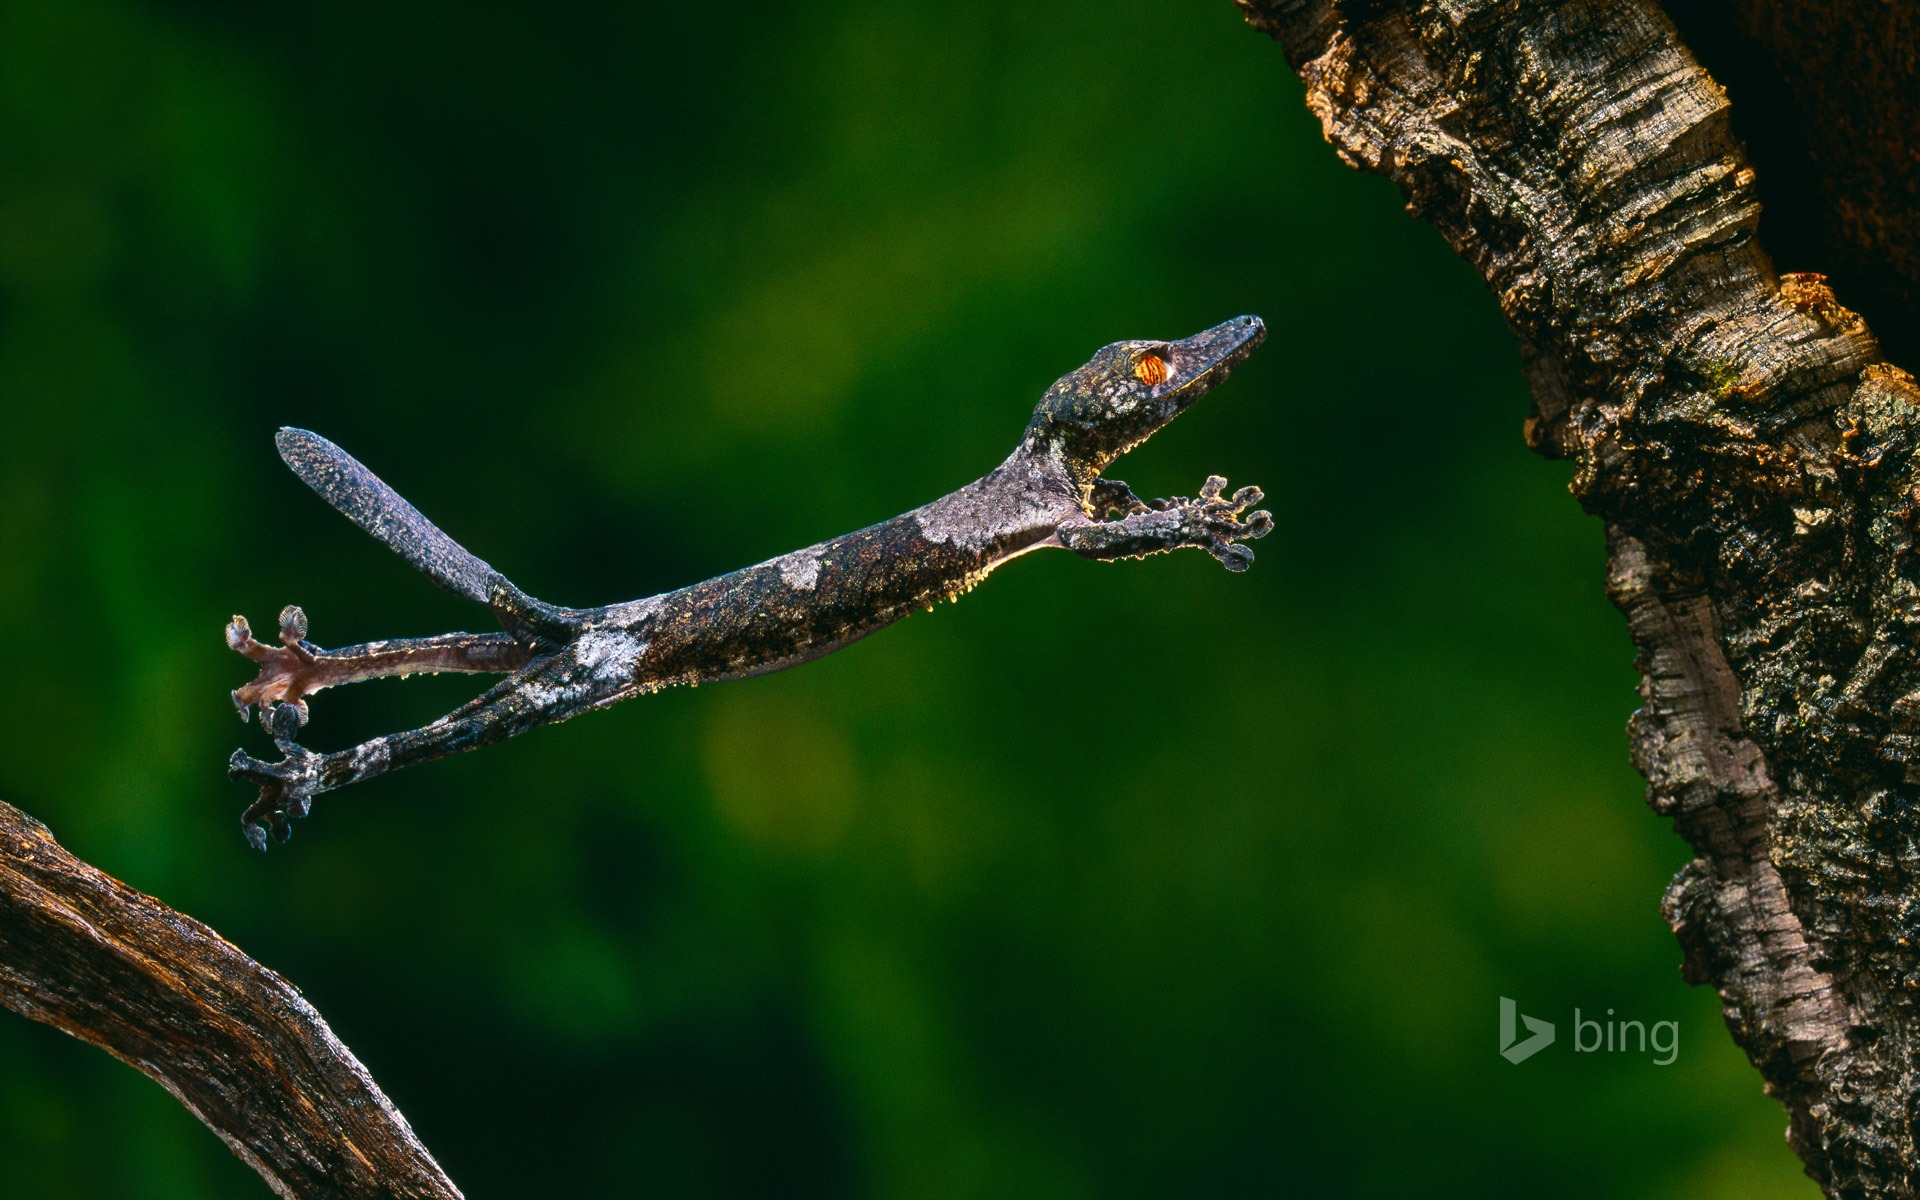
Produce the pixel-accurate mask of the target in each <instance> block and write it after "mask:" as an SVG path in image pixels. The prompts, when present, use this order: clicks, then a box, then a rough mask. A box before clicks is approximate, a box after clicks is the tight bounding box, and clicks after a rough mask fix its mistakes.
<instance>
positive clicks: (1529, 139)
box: [1238, 0, 1920, 1197]
mask: <svg viewBox="0 0 1920 1200" xmlns="http://www.w3.org/2000/svg"><path fill="white" fill-rule="evenodd" d="M1238 3H1239V4H1240V7H1241V8H1242V9H1243V10H1244V11H1245V12H1246V15H1247V18H1248V20H1249V22H1250V23H1251V24H1253V25H1254V26H1255V27H1256V28H1258V29H1260V30H1262V31H1264V32H1267V33H1269V34H1271V35H1272V36H1273V37H1274V38H1275V39H1276V40H1278V41H1279V42H1280V43H1281V45H1282V46H1283V47H1284V49H1285V51H1286V54H1287V58H1288V60H1289V62H1290V63H1291V64H1292V66H1293V68H1294V70H1295V71H1296V72H1297V73H1298V74H1299V75H1300V77H1301V79H1302V80H1303V81H1304V82H1305V84H1306V89H1307V94H1306V98H1307V104H1308V107H1309V108H1310V109H1311V110H1312V111H1313V112H1314V114H1315V115H1316V116H1318V117H1319V119H1320V121H1321V122H1322V124H1323V126H1324V128H1325V131H1326V135H1327V139H1328V140H1329V141H1330V142H1331V143H1332V144H1333V146H1334V147H1335V149H1336V150H1337V151H1338V152H1339V154H1340V155H1341V157H1342V158H1343V159H1345V160H1346V161H1347V162H1349V163H1350V164H1352V165H1354V166H1356V167H1358V168H1360V169H1362V170H1366V171H1371V172H1375V173H1378V174H1382V175H1385V176H1387V177H1388V178H1390V179H1392V180H1393V181H1394V182H1395V183H1397V184H1398V185H1399V186H1400V188H1401V190H1402V192H1403V193H1404V194H1405V196H1406V199H1407V205H1408V208H1409V209H1410V210H1411V211H1413V212H1414V213H1416V214H1418V215H1421V216H1424V217H1425V218H1426V219H1428V220H1430V221H1431V222H1433V224H1434V225H1435V226H1436V227H1437V228H1438V229H1439V230H1440V232H1441V233H1442V234H1443V235H1445V237H1446V238H1447V240H1448V241H1449V242H1450V243H1451V244H1452V245H1453V246H1454V248H1455V249H1456V250H1457V251H1458V252H1459V253H1460V254H1462V255H1463V256H1464V257H1466V258H1467V259H1468V260H1469V261H1470V262H1471V263H1473V265H1474V266H1475V267H1476V268H1478V269H1479V271H1480V273H1481V274H1482V276H1483V277H1484V278H1485V279H1486V281H1487V283H1488V284H1489V286H1490V287H1491V288H1492V289H1493V291H1494V294H1495V295H1496V296H1497V297H1498V299H1499V302H1500V305H1501V307H1502V309H1503V310H1504V311H1505V313H1506V317H1507V320H1508V322H1509V324H1510V325H1511V326H1512V328H1513V330H1514V332H1515V334H1516V335H1517V336H1518V337H1519V339H1520V344H1521V354H1522V362H1523V365H1524V368H1525V372H1526V377H1527V380H1528V383H1529V385H1530V387H1531V390H1532V393H1533V401H1534V413H1533V415H1532V416H1531V417H1530V418H1529V420H1528V422H1527V439H1528V441H1529V443H1530V444H1531V445H1532V446H1533V447H1534V448H1535V449H1536V450H1538V451H1540V452H1541V453H1543V454H1547V455H1549V456H1555V457H1566V458H1569V459H1571V460H1572V461H1573V463H1574V465H1575V473H1574V479H1573V483H1572V490H1573V493H1574V495H1575V496H1576V497H1577V498H1578V499H1579V501H1580V502H1581V504H1582V505H1583V506H1584V507H1585V508H1586V509H1587V511H1589V512H1591V513H1593V514H1595V515H1597V516H1599V517H1600V518H1601V519H1602V520H1603V521H1604V522H1605V525H1606V530H1607V540H1608V550H1609V567H1608V584H1609V588H1610V591H1611V594H1612V596H1613V598H1614V600H1615V602H1616V603H1617V604H1618V605H1619V606H1620V608H1621V609H1622V611H1623V612H1625V614H1626V616H1627V622H1628V626H1629V629H1630V630H1631V633H1632V636H1633V639H1634V641H1635V644H1636V645H1637V646H1638V648H1639V651H1640V659H1639V662H1640V666H1641V670H1642V673H1643V676H1644V678H1643V681H1642V686H1641V690H1642V694H1643V696H1644V697H1645V707H1644V708H1643V709H1642V710H1641V712H1639V713H1638V714H1636V715H1635V717H1634V719H1633V721H1632V723H1631V726H1630V729H1629V736H1630V740H1631V743H1632V752H1633V756H1634V760H1635V762H1636V764H1637V765H1638V766H1639V768H1640V770H1641V771H1642V772H1643V773H1644V774H1645V775H1646V777H1647V781H1648V788H1647V796H1648V802H1649V803H1650V804H1651V805H1652V807H1653V808H1654V810H1655V811H1656V812H1658V813H1660V814H1662V815H1665V816H1669V817H1671V818H1672V819H1673V822H1674V825H1675V827H1676V828H1677V829H1678V831H1679V832H1680V833H1681V834H1682V835H1683V836H1684V837H1685V838H1686V839H1687V840H1688V842H1689V843H1691V845H1692V847H1693V849H1694V852H1695V855H1696V857H1695V858H1694V860H1693V861H1692V862H1691V863H1689V864H1688V865H1687V866H1686V867H1685V868H1684V869H1683V870H1682V871H1681V872H1680V873H1679V875H1678V876H1677V877H1676V878H1675V879H1674V881H1673V883H1672V885H1671V886H1670V887H1669V888H1668V891H1667V895H1666V900H1665V905H1664V908H1665V912H1666V915H1667V918H1668V920H1669V922H1670V923H1671V924H1672V926H1673V928H1674V931H1675V933H1676V934H1678V936H1679V939H1680V943H1681V946H1682V948H1683V951H1684V956H1685V973H1686V977H1687V978H1688V979H1689V980H1690V981H1693V982H1697V983H1711V984H1712V985H1713V986H1714V987H1715V988H1716V989H1718V991H1719V994H1720V997H1721V1000H1722V1005H1723V1009H1724V1012H1725V1014H1726V1019H1727V1023H1728V1025H1729V1027H1730V1028H1731V1030H1732V1032H1733V1035H1734V1037H1735V1039H1736V1040H1737V1041H1738V1042H1739V1043H1740V1045H1741V1046H1742V1047H1744V1048H1745V1050H1746V1052H1747V1054H1748V1055H1749V1056H1750V1057H1751V1059H1752V1060H1753V1062H1754V1064H1755V1066H1757V1067H1758V1068H1759V1069H1760V1072H1761V1074H1762V1075H1763V1077H1764V1078H1765V1081H1766V1086H1767V1088H1768V1090H1769V1091H1770V1092H1772V1093H1773V1094H1774V1095H1776V1096H1777V1097H1779V1099H1780V1100H1781V1101H1782V1103H1783V1104H1784V1105H1785V1106H1786V1109H1787V1112H1788V1116H1789V1129H1788V1137H1789V1140H1790V1141H1791V1143H1792V1145H1793V1147H1794V1149H1795V1150H1796V1151H1797V1152H1798V1153H1799V1154H1800V1156H1801V1158H1802V1159H1803V1160H1804V1161H1805V1163H1806V1166H1807V1171H1808V1173H1809V1174H1810V1175H1812V1176H1813V1177H1814V1178H1815V1179H1816V1180H1817V1181H1819V1183H1820V1184H1821V1185H1822V1187H1824V1188H1825V1189H1826V1190H1827V1192H1828V1193H1829V1194H1830V1195H1833V1196H1846V1197H1856V1196H1859V1197H1865V1196H1912V1195H1914V1194H1915V1183H1914V1179H1913V1171H1914V1165H1915V1141H1914V1120H1915V1115H1916V1108H1915V1105H1916V1101H1917V1100H1920V1094H1917V1093H1916V1087H1915V1076H1914V1066H1913V1064H1914V1048H1915V1038H1916V1035H1917V1034H1920V1010H1917V1009H1916V1001H1917V1000H1920V973H1917V971H1916V969H1917V968H1920V891H1917V890H1916V870H1917V869H1920V854H1916V849H1915V846H1916V841H1915V839H1916V835H1920V653H1916V649H1915V633H1916V631H1917V630H1920V564H1917V563H1916V561H1915V558H1914V556H1913V549H1914V545H1915V523H1916V520H1917V519H1920V461H1917V460H1916V459H1915V456H1914V447H1915V443H1916V437H1917V436H1920V407H1916V405H1920V389H1916V387H1915V385H1914V381H1913V379H1912V377H1911V376H1909V375H1908V374H1906V373H1905V372H1903V371H1901V370H1899V369H1898V368H1896V367H1894V366H1892V365H1890V364H1887V363H1885V362H1882V361H1881V354H1880V351H1879V347H1878V344H1877V343H1876V341H1875V339H1874V338H1873V336H1872V335H1871V334H1870V333H1869V332H1868V330H1867V328H1866V325H1865V323H1864V322H1863V321H1862V320H1861V319H1860V318H1858V317H1857V316H1855V315H1854V314H1853V313H1852V312H1849V311H1848V310H1847V309H1845V308H1843V307H1841V306H1840V304H1839V303H1838V302H1837V301H1836V299H1835V297H1834V295H1833V293H1832V292H1831V291H1830V290H1829V289H1828V287H1827V286H1826V285H1825V283H1824V282H1823V280H1822V279H1821V277H1820V276H1817V275H1786V276H1781V275H1778V274H1776V272H1775V270H1774V267H1773V264H1772V262H1771V260H1770V259H1769V258H1768V257H1767V255H1766V254H1765V253H1764V252H1763V251H1762V249H1761V248H1760V244H1759V242H1758V241H1757V240H1756V236H1755V234H1756V230H1757V229H1758V227H1759V224H1760V209H1759V204H1758V202H1757V200H1756V192H1755V173H1754V170H1753V168H1752V167H1751V165H1750V164H1749V162H1748V159H1747V156H1746V153H1745V151H1744V149H1743V148H1742V146H1741V145H1740V144H1739V143H1738V142H1737V141H1736V140H1735V138H1734V137H1733V135H1732V133H1731V130H1730V126H1729V107H1728V100H1727V97H1726V95H1725V93H1724V92H1723V91H1722V89H1721V88H1720V87H1719V86H1718V85H1717V84H1716V83H1715V82H1714V80H1713V79H1712V78H1710V77H1709V76H1708V75H1707V73H1706V72H1705V71H1704V70H1702V69H1701V67H1700V66H1699V64H1698V63H1697V62H1696V61H1695V60H1694V59H1693V57H1692V56H1691V55H1690V54H1689V53H1688V51H1687V50H1686V48H1685V47H1684V46H1683V45H1682V44H1681V42H1680V39H1679V36H1678V35H1677V33H1676V32H1675V29H1674V26H1673V25H1672V23H1671V22H1670V21H1669V20H1668V19H1667V17H1666V15H1665V14H1664V13H1663V12H1662V11H1661V10H1660V9H1659V8H1658V7H1656V6H1655V5H1653V4H1651V3H1646V2H1644V0H1432V2H1419V0H1368V2H1362V0H1346V2H1344V3H1339V2H1335V0H1238ZM1803 7H1804V6H1803ZM1903 169H1904V170H1906V171H1908V172H1911V171H1913V169H1914V164H1913V162H1911V161H1909V162H1907V163H1906V164H1905V166H1904V168H1903ZM1887 228H1888V227H1879V228H1877V229H1876V231H1875V236H1876V237H1878V236H1897V234H1898V231H1897V229H1896V230H1894V231H1893V233H1892V234H1888V233H1887Z"/></svg>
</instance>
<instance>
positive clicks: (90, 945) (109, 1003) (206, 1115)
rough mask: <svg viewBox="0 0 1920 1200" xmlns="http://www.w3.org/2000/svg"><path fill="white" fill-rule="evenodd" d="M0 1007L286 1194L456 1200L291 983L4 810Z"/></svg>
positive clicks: (0, 808)
mask: <svg viewBox="0 0 1920 1200" xmlns="http://www.w3.org/2000/svg"><path fill="white" fill-rule="evenodd" d="M0 1003H4V1004H5V1005H6V1006H7V1007H8V1008H11V1009H12V1010H13V1011H15V1012H17V1013H20V1014H21V1015H22V1016H26V1017H31V1018H32V1019H34V1020H36V1021H41V1022H44V1023H46V1024H48V1025H52V1026H53V1027H54V1028H56V1029H61V1030H64V1031H66V1032H67V1033H70V1034H72V1035H73V1036H75V1037H77V1038H79V1039H81V1040H82V1041H86V1042H91V1043H93V1044H94V1045H96V1046H98V1047H100V1048H101V1049H103V1050H105V1051H106V1052H107V1053H109V1054H111V1055H113V1056H114V1057H115V1058H118V1059H120V1060H121V1061H122V1062H125V1063H127V1064H129V1065H131V1066H134V1067H137V1068H139V1069H140V1070H141V1071H142V1072H144V1073H145V1074H147V1075H149V1076H151V1077H152V1078H153V1079H154V1080H156V1081H157V1082H159V1084H160V1085H161V1086H162V1087H164V1088H166V1089H167V1090H168V1091H169V1092H172V1093H173V1095H174V1097H175V1098H176V1099H177V1100H179V1101H180V1103H182V1104H184V1105H186V1106H187V1109H188V1111H190V1112H192V1113H193V1115H194V1116H196V1117H199V1118H200V1120H201V1121H203V1122H205V1123H206V1125H207V1127H208V1128H210V1129H212V1130H213V1131H214V1132H215V1133H217V1134H219V1135H220V1138H221V1140H223V1141H225V1142H226V1143H227V1145H228V1147H229V1148H231V1149H232V1150H233V1152H234V1153H235V1154H237V1155H239V1156H240V1157H241V1159H243V1160H244V1161H245V1162H246V1163H247V1165H248V1166H250V1167H252V1168H253V1169H254V1170H256V1171H258V1172H259V1173H260V1176H261V1178H263V1179H265V1180H266V1181H267V1183H268V1184H269V1185H270V1186H271V1187H272V1188H273V1190H274V1191H275V1192H276V1193H277V1194H279V1195H281V1196H285V1197H303V1198H304V1197H369V1198H371V1197H407V1198H410V1200H411V1198H415V1197H418V1198H422V1200H425V1198H442V1200H445V1198H453V1197H458V1196H459V1195H460V1191H459V1189H457V1188H455V1187H454V1186H453V1184H452V1182H451V1181H449V1180H448V1179H447V1177H446V1175H445V1174H444V1173H442V1172H441V1170H440V1168H439V1166H438V1165H437V1164H436V1163H435V1162H434V1161H433V1157H432V1156H431V1155H429V1154H428V1153H427V1151H426V1148H425V1147H423V1146H422V1145H421V1144H420V1142H419V1141H418V1139H416V1138H415V1137H414V1135H413V1131H412V1130H411V1129H409V1128H408V1127H407V1122H406V1120H405V1118H403V1117H401V1115H400V1113H399V1111H398V1110H397V1109H395V1108H394V1106H393V1105H392V1103H390V1102H389V1101H388V1100H387V1098H386V1096H385V1095H383V1094H382V1093H381V1091H380V1089H379V1088H378V1087H377V1086H375V1084H374V1082H373V1079H372V1077H371V1076H370V1075H368V1074H367V1069H366V1068H365V1067H363V1066H361V1065H360V1061H359V1060H358V1059H356V1058H354V1056H353V1055H352V1053H351V1052H349V1051H348V1050H347V1048H346V1047H345V1046H343V1045H341V1044H340V1040H339V1039H338V1038H336V1037H334V1035H333V1031H332V1030H330V1029H328V1028H327V1025H326V1022H324V1021H322V1020H321V1019H320V1014H319V1013H317V1012H315V1011H314V1009H313V1006H312V1005H310V1004H308V1003H307V1002H306V1001H305V1000H304V999H302V998H301V996H300V993H299V992H298V991H297V990H295V989H294V987H293V985H292V984H290V983H288V982H287V981H286V980H284V979H282V978H281V977H280V976H278V975H276V974H274V973H273V972H272V971H269V970H267V969H266V968H265V967H263V966H261V965H260V964H259V963H256V962H254V961H253V960H252V959H250V958H248V957H247V956H246V955H244V954H242V953H241V952H240V951H239V950H237V949H236V948H234V946H233V945H232V944H231V943H229V942H227V941H226V940H225V939H224V938H222V937H221V936H220V935H219V934H217V933H215V932H213V930H211V929H208V928H207V927H206V926H205V925H202V924H201V923H200V922H198V921H195V920H194V919H192V918H191V917H188V916H185V915H184V914H181V913H178V912H175V911H174V910H173V909H171V908H168V907H167V906H166V905H164V904H162V903H160V902H159V901H158V900H155V899H153V898H152V897H151V896H146V895H143V894H141V893H140V892H137V891H135V890H134V889H132V888H130V887H128V886H127V885H125V884H123V883H121V882H120V881H119V880H117V879H113V878H111V877H110V876H108V875H105V874H102V873H101V872H100V871H98V870H96V869H94V868H93V867H91V866H89V865H88V864H86V863H84V862H81V861H80V860H79V859H76V858H74V857H73V856H72V855H71V854H68V853H67V852H66V850H64V849H62V848H61V847H60V845H59V844H58V843H57V842H55V841H54V840H53V835H52V834H51V833H49V832H48V830H47V828H46V826H44V825H42V824H40V823H39V822H38V821H35V820H34V819H33V818H32V817H29V816H27V815H26V814H25V813H23V812H21V811H20V810H19V809H17V808H14V807H12V806H11V805H8V804H4V803H0Z"/></svg>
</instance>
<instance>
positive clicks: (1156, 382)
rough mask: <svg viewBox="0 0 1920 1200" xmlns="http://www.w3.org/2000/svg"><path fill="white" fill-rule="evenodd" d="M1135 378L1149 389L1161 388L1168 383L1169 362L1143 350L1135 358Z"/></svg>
mask: <svg viewBox="0 0 1920 1200" xmlns="http://www.w3.org/2000/svg"><path fill="white" fill-rule="evenodd" d="M1133 376H1134V378H1135V379H1138V380H1139V381H1140V382H1141V383H1144V384H1146V385H1147V386H1148V387H1159V386H1160V385H1161V384H1163V383H1165V382H1166V381H1167V360H1166V359H1164V358H1161V357H1160V356H1159V355H1158V354H1155V353H1153V352H1152V351H1148V350H1143V351H1141V352H1140V353H1139V354H1136V355H1135V356H1134V359H1133Z"/></svg>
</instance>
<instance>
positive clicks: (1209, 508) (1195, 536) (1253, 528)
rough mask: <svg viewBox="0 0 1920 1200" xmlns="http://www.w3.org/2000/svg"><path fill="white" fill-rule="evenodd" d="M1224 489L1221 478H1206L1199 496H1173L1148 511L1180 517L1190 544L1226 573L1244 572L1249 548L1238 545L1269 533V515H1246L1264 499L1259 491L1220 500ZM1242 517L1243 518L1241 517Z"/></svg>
mask: <svg viewBox="0 0 1920 1200" xmlns="http://www.w3.org/2000/svg"><path fill="white" fill-rule="evenodd" d="M1226 486H1227V481H1226V477H1225V476H1221V475H1209V476H1207V481H1206V482H1205V483H1203V484H1201V485H1200V494H1199V495H1198V496H1196V497H1194V498H1193V499H1191V500H1189V499H1188V498H1187V497H1185V496H1175V497H1173V498H1172V499H1171V500H1155V501H1153V503H1152V507H1154V508H1156V509H1159V510H1160V511H1162V512H1166V511H1178V512H1179V513H1181V515H1182V517H1183V522H1182V523H1183V524H1184V525H1185V526H1186V527H1187V532H1188V535H1189V537H1190V538H1191V539H1192V543H1191V544H1193V545H1197V546H1200V547H1201V548H1202V549H1204V550H1206V552H1207V553H1208V554H1211V555H1213V556H1214V557H1215V558H1217V559H1219V560H1220V565H1221V566H1224V567H1225V568H1226V569H1227V570H1229V571H1244V570H1246V569H1247V568H1248V567H1250V566H1252V565H1253V547H1251V546H1245V545H1241V543H1242V542H1245V541H1251V540H1253V539H1255V538H1263V537H1265V536H1267V535H1268V534H1269V533H1272V532H1273V514H1272V513H1270V512H1267V511H1265V510H1264V509H1262V510H1259V511H1255V512H1251V513H1247V512H1246V510H1247V509H1249V508H1251V507H1253V506H1254V505H1256V504H1258V503H1260V501H1262V500H1264V499H1265V498H1266V493H1264V492H1262V491H1261V490H1260V489H1259V488H1257V487H1243V488H1241V489H1240V490H1239V491H1237V492H1235V493H1233V495H1231V496H1222V495H1221V494H1220V493H1221V492H1223V491H1225V490H1226ZM1242 513H1246V516H1244V517H1242V516H1241V514H1242Z"/></svg>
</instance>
